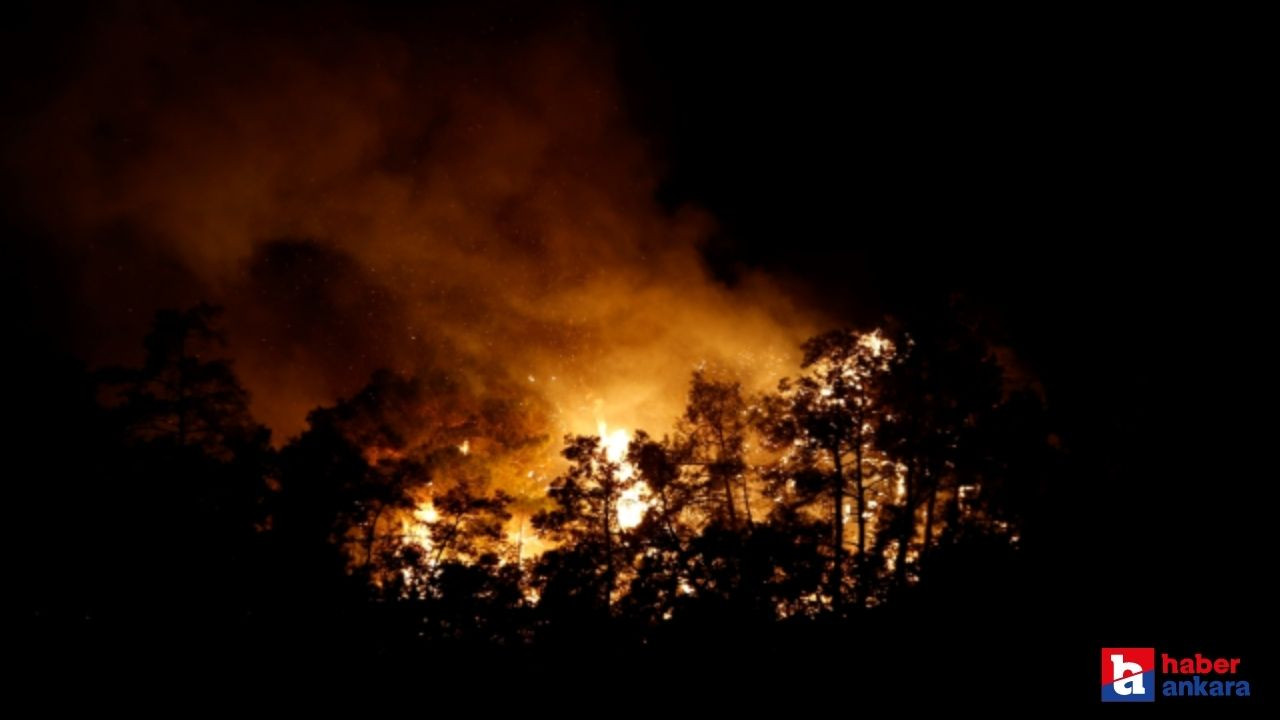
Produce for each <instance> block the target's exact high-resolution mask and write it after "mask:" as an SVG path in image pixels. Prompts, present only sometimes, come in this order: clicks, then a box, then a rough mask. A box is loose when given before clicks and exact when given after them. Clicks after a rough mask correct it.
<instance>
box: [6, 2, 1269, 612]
mask: <svg viewBox="0 0 1280 720" xmlns="http://www.w3.org/2000/svg"><path fill="white" fill-rule="evenodd" d="M304 7H305V8H306V9H305V10H304V9H303V8H304ZM745 8H746V4H742V3H735V4H724V5H699V6H698V7H690V4H688V3H652V2H650V3H630V4H627V5H625V6H621V7H615V8H609V9H604V10H599V9H592V10H590V11H587V10H582V9H579V8H575V7H574V6H564V5H557V6H555V7H554V8H552V9H551V10H547V9H546V8H542V7H540V9H538V10H536V11H535V10H534V9H532V8H530V7H528V6H525V5H521V4H514V3H512V4H503V3H489V4H485V5H484V6H483V7H482V8H479V9H476V8H470V9H466V8H461V7H445V8H444V9H443V10H442V9H441V8H439V7H431V8H427V9H423V8H421V7H419V6H417V5H416V4H412V3H376V4H373V5H371V6H366V7H363V8H360V9H353V8H349V7H345V6H340V5H332V4H324V5H322V6H318V7H317V6H313V5H312V4H310V3H298V4H296V5H295V6H292V7H291V6H289V5H288V4H284V5H274V6H272V8H271V9H270V10H261V9H259V8H257V7H256V4H246V5H244V6H242V7H239V6H237V7H232V8H231V9H228V10H224V11H222V12H224V13H225V14H226V17H224V18H223V20H222V21H223V22H226V23H227V24H226V28H227V32H242V33H249V34H252V33H262V34H265V35H266V36H267V37H273V36H277V35H278V36H286V35H293V34H306V33H308V32H316V33H318V34H322V33H326V32H327V33H334V28H335V27H336V28H342V27H344V26H345V24H350V25H351V26H352V27H357V28H367V27H373V28H379V29H386V28H395V31H396V32H397V33H401V34H402V35H403V36H404V37H406V38H408V39H409V41H410V42H412V40H413V39H414V38H415V37H416V36H417V34H422V35H423V36H427V35H431V34H432V33H436V32H438V30H439V26H440V24H441V23H443V24H444V26H445V27H447V28H450V29H452V30H453V32H452V34H453V36H454V39H455V40H458V41H461V42H463V43H464V44H465V42H466V35H467V33H478V34H480V35H483V36H484V37H485V38H487V39H486V40H484V41H483V42H491V41H492V38H493V37H495V36H496V37H501V36H503V35H504V34H505V33H509V34H512V35H519V34H520V33H521V32H522V28H523V27H524V26H525V25H526V24H528V23H531V22H542V21H544V20H545V17H547V16H551V15H556V16H557V17H559V18H561V19H562V20H563V21H564V22H582V23H585V24H586V26H588V27H589V28H590V32H591V33H592V34H593V35H594V36H595V37H596V39H597V40H598V41H600V42H601V43H603V44H604V45H605V46H607V47H609V48H611V49H612V50H613V52H614V53H616V55H615V57H614V61H615V62H616V72H617V74H618V77H619V78H620V87H621V88H622V94H621V96H620V98H619V101H620V102H621V103H622V104H623V105H624V107H623V112H624V114H625V115H626V117H628V118H629V119H630V121H631V122H632V123H633V124H634V126H635V127H636V128H638V129H639V131H640V133H641V135H642V136H643V137H644V139H645V142H646V143H647V147H648V148H649V149H650V152H651V153H652V156H653V157H654V158H656V159H657V162H658V164H659V166H660V167H661V172H660V184H659V188H658V192H657V194H658V198H659V200H660V202H661V203H662V204H663V206H664V207H668V208H679V207H682V206H687V205H693V206H698V207H701V208H704V209H705V210H707V211H708V212H709V213H710V214H711V216H713V217H714V219H715V222H716V229H715V231H714V232H713V233H712V235H711V237H710V239H709V240H708V241H707V242H705V244H704V245H703V246H702V248H701V253H702V257H703V260H704V261H705V262H706V263H707V265H708V266H709V267H710V268H711V269H712V272H713V274H714V276H715V277H716V278H717V279H718V280H720V281H721V282H722V283H724V284H727V285H730V286H732V285H734V284H735V283H737V282H739V281H740V280H741V278H742V277H743V276H744V274H750V273H751V272H752V271H756V270H760V271H764V272H765V273H767V274H768V275H770V276H773V277H775V278H780V279H781V282H783V283H784V284H786V285H787V286H788V287H791V288H792V289H794V290H795V291H796V292H798V293H800V294H802V295H806V296H809V297H812V298H814V299H816V301H818V302H821V303H823V304H825V305H827V306H828V307H831V308H834V309H835V310H836V313H837V314H838V315H840V316H842V317H846V318H848V319H850V320H852V321H856V322H862V321H868V320H874V319H876V318H878V317H879V316H881V315H882V314H884V313H894V314H897V315H903V316H908V317H909V316H911V315H912V314H913V313H921V312H927V311H928V310H929V309H930V308H932V307H936V305H937V303H938V302H939V301H940V299H941V298H945V297H947V296H948V295H949V294H951V293H953V292H957V291H958V292H963V293H964V294H965V295H966V296H968V297H969V298H970V300H971V301H972V302H973V303H975V304H977V305H978V306H979V307H981V308H983V309H984V310H985V312H986V315H987V316H988V317H989V319H990V322H991V324H992V327H993V328H994V331H995V332H996V334H997V335H998V336H999V337H1000V339H1001V340H1002V341H1004V342H1006V343H1007V344H1009V345H1011V346H1013V347H1014V348H1015V349H1016V350H1017V352H1018V353H1019V355H1020V357H1021V358H1022V359H1023V360H1024V362H1026V363H1027V364H1028V365H1029V366H1030V367H1031V368H1032V369H1033V371H1034V372H1035V373H1036V374H1037V375H1038V376H1039V377H1040V378H1041V380H1042V381H1043V383H1044V385H1045V388H1046V392H1047V394H1048V397H1049V402H1050V405H1051V407H1052V409H1053V411H1054V412H1055V413H1056V417H1057V418H1058V421H1059V422H1060V423H1061V425H1062V427H1063V428H1064V432H1065V433H1066V435H1067V436H1068V437H1069V438H1070V440H1071V442H1072V444H1073V448H1074V450H1075V452H1074V455H1073V457H1072V473H1073V474H1072V483H1073V484H1074V486H1073V487H1070V488H1060V489H1058V491H1057V492H1058V499H1059V501H1060V502H1061V504H1062V508H1063V510H1062V513H1061V518H1060V521H1061V523H1062V524H1063V526H1064V527H1073V528H1078V527H1089V528H1093V529H1094V530H1095V532H1092V533H1089V536H1088V537H1086V538H1084V539H1082V540H1080V541H1079V542H1072V543H1070V544H1065V543H1064V546H1063V548H1061V555H1062V557H1063V561H1064V562H1072V563H1078V564H1080V565H1082V566H1096V567H1097V573H1098V580H1099V582H1098V587H1099V588H1102V587H1105V586H1108V584H1111V585H1113V586H1115V587H1120V588H1122V589H1123V590H1127V591H1131V592H1134V593H1139V594H1141V593H1143V592H1146V591H1148V590H1151V591H1155V590H1156V589H1158V590H1159V591H1160V592H1166V591H1167V592H1169V593H1175V592H1179V591H1181V590H1185V589H1186V588H1188V587H1193V588H1198V589H1197V590H1195V591H1193V592H1192V591H1188V592H1191V594H1190V595H1186V596H1181V597H1182V599H1181V600H1178V601H1177V602H1178V603H1180V604H1179V605H1178V607H1180V608H1183V609H1187V608H1190V607H1192V606H1196V605H1195V604H1196V603H1202V602H1212V603H1217V604H1216V605H1214V608H1215V609H1218V610H1222V611H1227V610H1229V609H1230V608H1231V607H1232V604H1233V603H1234V602H1235V600H1236V599H1237V598H1239V597H1242V596H1244V595H1246V594H1247V593H1248V591H1249V589H1250V588H1251V581H1250V580H1249V578H1250V577H1251V576H1252V574H1253V573H1254V572H1255V571H1256V570H1257V568H1258V564H1259V562H1260V558H1259V557H1258V556H1257V555H1256V554H1251V553H1250V548H1251V547H1253V546H1254V544H1255V543H1256V542H1257V541H1258V540H1259V539H1260V532H1261V531H1260V529H1259V528H1260V525H1259V524H1257V522H1256V520H1257V519H1256V518H1255V517H1254V513H1256V512H1258V511H1257V510H1255V509H1252V508H1257V507H1258V506H1259V505H1260V503H1259V502H1258V501H1257V500H1256V499H1255V498H1256V495H1255V493H1256V488H1257V487H1259V486H1260V485H1261V484H1265V483H1269V482H1271V477H1270V474H1268V473H1267V472H1266V468H1267V467H1268V465H1267V464H1266V463H1265V458H1264V457H1263V455H1264V452H1265V449H1266V448H1267V447H1268V444H1269V443H1270V442H1271V438H1272V436H1273V433H1272V427H1273V426H1274V420H1273V419H1272V417H1273V413H1274V412H1275V410H1274V408H1275V404H1274V397H1273V395H1274V393H1273V391H1272V388H1273V385H1274V382H1273V379H1272V373H1273V372H1274V370H1273V369H1272V367H1271V363H1270V362H1269V359H1270V358H1269V353H1268V352H1267V351H1266V350H1265V349H1264V348H1265V346H1266V344H1267V343H1268V341H1269V336H1270V334H1271V330H1272V328H1273V327H1274V320H1273V319H1272V318H1271V316H1270V306H1271V304H1272V303H1271V298H1270V287H1271V282H1270V281H1271V274H1272V269H1271V267H1270V265H1269V263H1267V262H1265V261H1263V260H1262V259H1261V250H1259V249H1256V248H1257V247H1258V245H1257V244H1256V243H1260V242H1265V239H1266V237H1267V236H1268V233H1266V232H1264V228H1265V227H1266V225H1265V224H1263V223H1262V222H1261V221H1262V219H1263V218H1264V215H1265V213H1264V211H1265V210H1266V209H1267V207H1266V205H1264V202H1265V200H1269V198H1267V197H1266V196H1265V195H1264V187H1265V186H1264V184H1263V180H1264V179H1265V178H1266V177H1267V174H1268V172H1269V167H1270V163H1269V161H1264V160H1263V156H1262V154H1261V148H1262V147H1264V143H1263V142H1262V140H1263V138H1264V134H1263V128H1264V127H1266V126H1267V125H1268V124H1269V123H1268V122H1267V118H1266V116H1265V115H1264V114H1263V112H1264V107H1265V105H1266V96H1267V95H1268V93H1267V92H1265V91H1264V90H1263V88H1266V87H1267V85H1268V84H1267V83H1265V82H1264V79H1265V78H1264V77H1263V72H1262V70H1261V68H1262V67H1264V65H1263V63H1262V61H1261V57H1262V51H1263V48H1264V46H1263V45H1261V44H1260V42H1259V41H1258V38H1257V37H1256V34H1255V33H1256V31H1254V30H1253V29H1251V28H1250V23H1249V22H1247V19H1235V20H1230V21H1228V20H1225V19H1216V18H1215V19H1211V18H1202V17H1192V16H1175V15H1173V14H1172V13H1170V12H1169V11H1166V10H1164V9H1161V10H1160V11H1159V13H1166V14H1158V13H1151V14H1133V15H1129V14H1120V13H1115V12H1112V11H1108V12H1103V13H1097V14H1093V13H1090V14H1085V13H1083V12H1068V11H1065V10H1064V11H1062V12H1056V11H1055V12H1049V11H1043V12H1038V11H1037V12H1026V11H1022V10H1018V11H1016V12H991V13H981V14H969V13H968V12H962V11H959V10H949V11H945V12H936V11H933V10H926V9H924V8H915V7H912V8H910V9H904V10H902V11H901V12H892V13H890V12H885V11H881V10H874V11H861V10H854V11H853V12H849V10H848V9H847V8H841V9H839V10H838V11H837V10H836V9H833V8H829V7H825V6H821V5H816V4H815V5H814V6H812V7H802V6H799V5H794V4H788V5H784V6H781V7H774V8H764V7H760V8H754V9H745ZM5 12H6V13H7V14H8V15H9V18H8V22H6V23H5V26H6V29H5V30H4V40H5V41H4V43H3V45H4V50H3V51H0V52H3V56H2V61H3V63H4V71H3V76H4V92H5V96H6V98H7V101H6V102H5V103H4V108H5V109H4V123H5V126H6V128H8V129H9V136H8V139H9V142H10V143H12V144H17V145H19V146H20V145H21V144H22V142H23V139H22V137H20V136H16V137H15V135H14V134H13V133H14V132H15V131H14V130H13V129H14V128H21V127H23V124H24V123H25V122H27V120H28V119H29V117H30V113H31V111H32V109H33V108H36V107H38V106H40V105H41V103H43V102H44V101H45V100H46V99H47V95H48V93H49V92H52V91H53V89H55V88H56V87H57V86H58V84H59V83H60V82H61V81H62V79H63V78H64V74H65V73H66V72H68V71H69V69H70V68H72V67H75V66H76V64H77V62H78V55H77V53H78V52H79V51H80V50H81V45H80V43H81V41H82V40H83V37H84V33H85V32H87V30H88V29H90V28H92V27H93V26H94V24H95V22H97V21H98V19H100V14H99V13H100V12H101V11H100V10H97V9H94V8H92V7H87V6H76V5H63V4H53V5H50V4H45V3H34V4H30V5H25V6H24V5H21V4H20V5H18V6H16V7H10V8H8V9H6V10H5ZM557 14H558V15H557ZM228 18H229V19H228ZM441 18H445V19H444V20H442V19H441ZM1254 27H1256V26H1254ZM338 35H339V36H340V33H338ZM477 42H481V41H479V40H478V41H477ZM24 183H25V179H24V178H23V177H21V176H17V175H10V176H8V177H5V178H4V186H3V187H4V188H5V189H6V190H14V189H17V188H21V187H22V186H23V185H24ZM15 196H16V195H15V194H14V193H13V192H6V197H7V198H13V197H15ZM12 204H13V203H12V200H10V201H9V202H8V205H9V207H7V210H9V211H10V214H11V217H19V216H21V214H22V213H21V210H22V208H14V207H12ZM6 225H7V227H8V229H9V232H10V234H11V235H12V236H13V237H20V238H23V240H22V242H20V243H14V244H12V245H11V248H10V252H14V251H13V249H12V248H15V247H16V248H18V249H17V250H16V257H15V258H14V262H11V263H7V265H9V271H10V273H16V274H20V275H22V277H21V278H14V279H11V280H10V288H9V291H10V292H11V293H13V294H14V299H13V300H11V301H10V302H9V303H8V305H9V313H10V314H11V315H14V314H16V315H17V316H18V317H19V323H20V324H21V323H24V322H25V321H26V320H27V319H28V318H29V317H42V313H43V312H44V310H43V309H42V307H43V306H45V305H47V304H48V303H50V302H56V298H59V297H69V296H70V294H71V290H72V289H71V288H64V287H59V282H60V280H59V278H61V277H64V276H62V275H60V274H58V273H51V272H50V271H48V270H47V268H46V264H45V263H46V261H47V260H48V258H47V257H46V255H45V253H44V251H43V250H42V244H41V243H42V240H40V237H41V235H40V231H39V229H38V228H36V229H34V230H33V229H32V228H31V227H30V226H28V225H24V224H23V222H22V221H21V220H11V221H9V222H8V223H6ZM33 238H34V239H33ZM6 245H10V243H6ZM46 273H47V274H46ZM32 285H34V286H36V287H35V288H34V289H32V287H31V286H32ZM15 288H16V290H17V291H16V293H15V292H14V290H15ZM29 313H34V315H29ZM72 314H74V313H72ZM65 316H66V313H64V314H63V315H61V317H65ZM76 331H77V329H76V328H71V327H63V326H59V325H57V324H53V325H48V324H41V325H40V328H39V331H38V332H37V333H36V336H37V337H39V336H43V337H44V338H45V339H49V338H54V339H56V338H58V337H59V336H61V335H62V334H64V333H74V332H76ZM1157 545H1158V546H1159V547H1160V548H1162V549H1156V548H1157ZM1125 548H1145V549H1139V550H1133V552H1135V553H1136V554H1137V557H1139V558H1140V559H1139V561H1138V562H1137V563H1136V565H1129V564H1125V563H1122V562H1121V559H1122V558H1123V557H1125V555H1126V553H1128V552H1129V550H1127V549H1125ZM1188 568H1195V569H1188ZM1213 588H1217V589H1218V590H1221V592H1218V591H1217V590H1213ZM1197 607H1198V606H1197ZM1170 612H1171V614H1173V611H1170Z"/></svg>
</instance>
